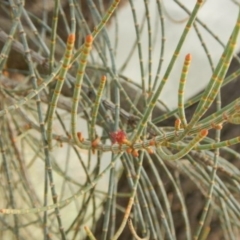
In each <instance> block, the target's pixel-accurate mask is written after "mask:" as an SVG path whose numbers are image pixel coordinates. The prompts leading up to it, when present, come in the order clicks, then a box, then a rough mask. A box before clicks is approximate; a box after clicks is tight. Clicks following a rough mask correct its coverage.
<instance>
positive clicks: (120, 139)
mask: <svg viewBox="0 0 240 240" xmlns="http://www.w3.org/2000/svg"><path fill="white" fill-rule="evenodd" d="M110 136H111V140H112V142H113V143H119V144H123V143H125V142H126V140H127V135H126V133H125V132H124V131H123V130H118V131H116V132H111V133H110Z"/></svg>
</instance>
